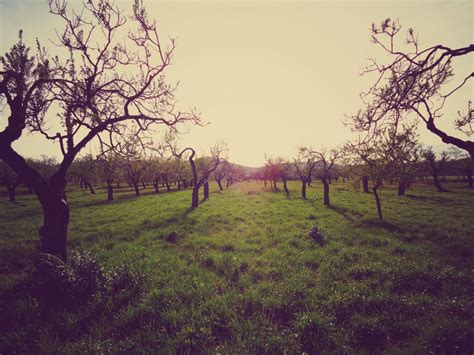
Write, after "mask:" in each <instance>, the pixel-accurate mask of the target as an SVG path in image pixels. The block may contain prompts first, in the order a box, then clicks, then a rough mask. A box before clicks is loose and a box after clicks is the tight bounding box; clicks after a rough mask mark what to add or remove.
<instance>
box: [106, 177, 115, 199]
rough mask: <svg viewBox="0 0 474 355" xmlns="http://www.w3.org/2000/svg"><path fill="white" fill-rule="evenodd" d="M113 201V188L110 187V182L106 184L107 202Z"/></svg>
mask: <svg viewBox="0 0 474 355" xmlns="http://www.w3.org/2000/svg"><path fill="white" fill-rule="evenodd" d="M113 200H114V186H113V185H112V182H108V183H107V201H113Z"/></svg>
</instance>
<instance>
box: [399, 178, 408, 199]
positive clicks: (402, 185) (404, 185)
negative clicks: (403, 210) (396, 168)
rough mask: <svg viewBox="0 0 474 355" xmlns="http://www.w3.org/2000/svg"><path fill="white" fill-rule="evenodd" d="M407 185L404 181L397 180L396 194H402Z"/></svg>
mask: <svg viewBox="0 0 474 355" xmlns="http://www.w3.org/2000/svg"><path fill="white" fill-rule="evenodd" d="M406 188H407V185H406V183H405V182H404V181H399V182H398V196H404V195H405V191H406Z"/></svg>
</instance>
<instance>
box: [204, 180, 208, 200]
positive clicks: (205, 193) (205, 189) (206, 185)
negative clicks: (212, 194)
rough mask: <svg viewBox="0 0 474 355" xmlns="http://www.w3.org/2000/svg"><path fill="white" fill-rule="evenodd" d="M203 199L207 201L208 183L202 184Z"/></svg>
mask: <svg viewBox="0 0 474 355" xmlns="http://www.w3.org/2000/svg"><path fill="white" fill-rule="evenodd" d="M204 199H205V200H209V181H206V182H205V183H204Z"/></svg>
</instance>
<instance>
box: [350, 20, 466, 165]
mask: <svg viewBox="0 0 474 355" xmlns="http://www.w3.org/2000/svg"><path fill="white" fill-rule="evenodd" d="M400 31H401V26H400V24H399V22H398V21H392V20H391V19H386V20H385V21H383V22H382V23H381V24H380V25H375V24H373V25H372V41H373V42H374V43H375V44H376V45H378V46H380V47H381V48H382V50H383V51H384V52H385V53H386V54H388V58H389V62H387V63H380V62H377V61H376V60H371V65H369V66H368V67H367V68H366V69H365V70H364V73H377V74H378V78H377V80H376V82H375V84H373V85H372V87H371V88H370V89H369V90H368V92H367V93H365V94H363V99H364V100H365V101H366V103H367V104H368V105H367V108H366V109H365V110H364V111H359V113H358V114H357V115H356V116H355V118H356V119H355V121H354V122H353V123H354V127H355V128H356V129H357V130H359V131H366V132H369V133H371V134H376V132H377V130H379V129H380V128H381V127H384V126H390V127H391V128H392V129H395V130H396V127H398V126H399V125H400V124H402V123H404V122H405V123H406V122H408V121H410V120H413V119H416V118H418V119H421V121H422V122H423V123H424V124H425V126H426V128H427V129H428V130H429V131H430V132H432V133H434V134H435V135H437V136H438V137H440V138H441V140H442V141H443V142H444V143H448V144H452V145H454V146H456V147H458V148H461V149H463V150H465V151H467V152H468V153H469V154H470V156H471V158H472V159H474V142H473V141H471V140H467V139H463V138H459V137H456V136H454V135H451V134H448V133H447V132H446V131H445V130H443V129H442V128H440V127H439V126H438V123H439V122H438V121H440V118H441V116H442V114H443V113H442V111H443V108H444V105H445V102H446V100H448V99H450V98H451V97H452V96H454V95H455V94H457V93H459V92H460V91H461V89H463V88H466V87H468V85H469V84H468V82H469V80H470V79H472V78H473V77H474V72H468V73H465V74H462V75H461V76H460V77H459V76H456V78H455V80H457V82H456V83H455V85H454V86H453V87H454V88H451V85H450V86H449V88H447V87H448V85H447V83H448V82H450V81H452V80H451V79H452V78H453V77H454V71H453V68H452V63H453V62H454V60H455V59H457V58H459V57H462V56H467V55H472V53H474V44H468V45H466V46H464V47H459V48H450V47H448V46H446V45H443V44H438V45H434V46H431V47H428V48H424V49H422V48H421V47H420V44H419V41H418V35H417V34H416V33H415V31H414V30H413V29H412V28H409V29H408V31H407V36H406V38H403V39H402V40H403V41H404V42H405V45H406V46H407V47H405V48H403V47H401V46H399V45H397V42H398V39H399V38H400ZM412 113H414V114H415V115H411V114H412ZM413 116H414V118H411V117H413ZM453 121H454V122H453V123H454V126H455V127H456V128H457V129H458V131H460V132H461V133H463V134H465V135H466V136H468V137H469V136H471V135H472V134H473V133H474V132H473V129H472V128H473V126H472V123H473V109H472V102H471V101H469V102H468V103H467V111H461V110H460V111H459V112H458V117H457V118H454V117H453Z"/></svg>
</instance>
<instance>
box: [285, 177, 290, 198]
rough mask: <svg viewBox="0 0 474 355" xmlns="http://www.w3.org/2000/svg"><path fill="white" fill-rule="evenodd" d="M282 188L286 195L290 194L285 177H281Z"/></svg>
mask: <svg viewBox="0 0 474 355" xmlns="http://www.w3.org/2000/svg"><path fill="white" fill-rule="evenodd" d="M283 189H285V192H286V194H287V195H289V194H290V190H288V186H287V185H286V179H283Z"/></svg>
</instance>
